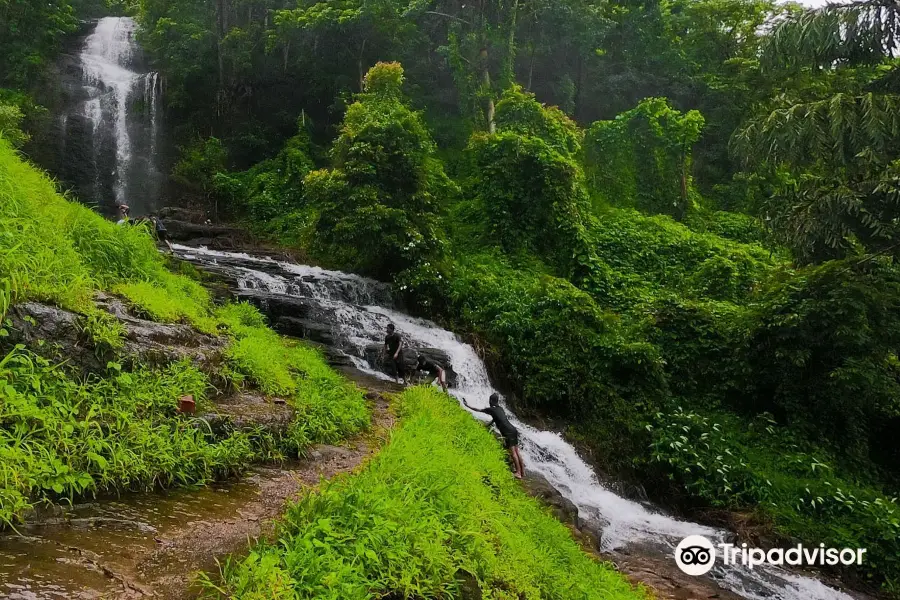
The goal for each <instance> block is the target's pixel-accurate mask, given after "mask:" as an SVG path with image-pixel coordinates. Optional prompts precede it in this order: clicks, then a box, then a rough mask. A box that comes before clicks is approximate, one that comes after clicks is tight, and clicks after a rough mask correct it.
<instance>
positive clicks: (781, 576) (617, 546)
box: [175, 245, 852, 600]
mask: <svg viewBox="0 0 900 600" xmlns="http://www.w3.org/2000/svg"><path fill="white" fill-rule="evenodd" d="M175 252H176V254H177V255H178V256H179V257H180V258H182V259H184V260H188V261H191V262H193V263H195V264H196V265H198V266H199V267H200V268H202V269H205V270H207V271H212V272H215V273H218V274H220V275H223V276H225V277H227V278H230V279H231V280H232V281H233V282H234V283H235V285H236V286H237V287H238V288H239V289H240V290H241V294H242V296H243V297H244V298H246V299H251V300H253V301H254V302H255V303H257V304H258V305H261V306H263V307H264V308H265V307H266V306H270V307H271V306H272V305H275V304H279V303H280V304H281V305H283V306H287V307H292V309H293V310H295V311H303V312H304V314H303V315H290V316H304V317H309V318H314V320H316V321H318V322H320V323H324V324H327V326H329V327H330V328H331V336H330V338H329V339H330V340H332V341H333V342H332V346H333V349H334V350H336V351H338V352H340V353H342V354H344V355H346V357H347V358H348V359H349V360H350V361H351V362H352V363H353V364H354V365H356V366H357V367H358V368H359V369H361V370H364V371H367V372H368V373H370V374H372V375H375V376H377V377H382V378H386V377H387V376H385V375H383V374H382V373H380V372H378V371H377V370H373V369H372V368H370V365H369V364H368V361H367V360H366V349H367V348H371V347H372V345H373V344H379V345H380V344H381V343H382V341H383V336H384V330H385V328H386V326H387V324H388V323H393V324H394V325H395V326H396V327H397V330H398V332H400V333H401V335H402V337H403V339H404V344H405V345H406V346H407V347H411V348H431V349H438V350H440V351H442V352H443V353H445V354H446V356H447V357H448V359H449V363H450V364H449V366H450V367H452V369H453V370H454V371H455V372H456V375H457V381H456V385H455V386H454V387H452V388H451V390H450V391H451V394H452V395H453V396H455V397H457V398H459V399H465V400H466V401H467V402H468V403H469V404H471V405H472V406H476V407H485V406H487V401H488V397H489V396H490V395H491V394H492V393H494V392H495V390H494V388H493V386H492V385H491V382H490V379H489V377H488V373H487V369H486V368H485V365H484V363H483V362H482V360H481V359H480V358H479V357H478V354H477V353H476V352H475V349H474V348H473V347H472V346H470V345H469V344H466V343H464V342H462V341H460V340H459V339H458V338H457V337H456V335H455V334H453V333H452V332H450V331H447V330H445V329H442V328H440V327H439V326H437V325H435V324H434V323H432V322H430V321H427V320H424V319H418V318H415V317H412V316H409V315H407V314H404V313H403V312H401V311H400V310H398V309H397V307H396V306H395V305H394V304H393V302H392V301H391V296H390V291H389V288H388V286H387V285H386V284H383V283H380V282H376V281H373V280H370V279H366V278H363V277H359V276H356V275H350V274H347V273H341V272H339V271H328V270H324V269H320V268H318V267H309V266H305V265H297V264H293V263H287V262H279V261H275V260H272V259H268V258H256V257H253V256H249V255H247V254H236V253H228V252H217V251H211V250H206V249H196V248H188V247H186V246H177V245H176V246H175ZM505 408H506V410H507V413H508V414H509V416H510V421H511V422H512V423H513V424H514V425H515V427H516V428H517V429H518V430H519V439H520V442H519V443H520V450H521V453H522V458H523V461H524V463H525V469H526V471H529V470H530V471H533V472H537V473H539V474H540V475H542V476H544V477H545V478H546V479H547V481H549V482H550V484H551V485H553V486H554V487H555V488H556V489H557V490H558V491H559V492H560V493H562V494H563V495H564V496H565V497H566V498H568V499H569V500H571V501H572V502H573V503H574V504H575V505H576V506H577V508H578V510H579V516H580V518H582V519H585V520H592V521H594V522H596V523H599V524H600V525H601V529H602V538H601V540H600V543H601V549H602V550H604V551H606V552H610V553H613V554H615V553H616V552H621V551H625V552H628V553H629V554H632V555H640V554H641V553H643V554H644V555H648V556H649V555H652V556H656V557H659V556H665V557H666V558H667V559H669V558H671V557H672V555H673V550H674V548H675V546H676V545H677V544H678V542H679V541H681V540H682V539H683V538H685V537H687V536H688V535H703V536H706V537H707V538H709V539H710V540H712V541H713V543H719V542H721V541H727V540H729V539H731V538H733V534H732V533H731V532H729V531H726V530H722V529H717V528H713V527H707V526H704V525H700V524H697V523H692V522H690V521H685V520H681V519H677V518H675V517H673V516H671V515H668V514H666V513H665V512H664V511H662V510H659V509H657V508H655V507H652V506H648V505H645V504H642V503H638V502H634V501H632V500H629V499H627V498H623V497H622V496H619V495H618V494H616V493H615V492H614V491H612V490H610V489H609V488H608V487H606V486H604V485H603V484H602V483H601V482H600V481H599V479H598V478H597V476H596V474H595V473H594V471H593V469H592V468H591V467H590V466H589V465H588V464H587V463H586V462H585V461H584V460H583V459H582V458H581V457H580V456H579V455H578V452H577V451H576V450H575V448H574V447H572V445H571V444H569V443H568V442H567V441H566V440H565V439H564V438H563V437H562V436H561V435H560V434H558V433H555V432H551V431H542V430H540V429H536V428H534V427H531V426H530V425H528V424H526V423H523V422H521V421H520V420H519V419H517V418H516V416H515V414H514V413H512V411H510V410H509V408H508V407H505ZM473 417H474V418H482V415H481V414H480V413H473ZM673 564H674V560H673ZM706 577H710V578H712V579H713V580H714V581H715V582H716V583H717V584H718V585H719V586H721V587H723V588H725V589H727V590H730V591H732V592H734V593H736V594H737V595H739V596H741V597H742V598H747V599H748V600H771V599H778V600H852V598H851V596H849V595H847V594H845V593H843V592H841V591H839V590H836V589H833V588H831V587H829V586H827V585H825V584H824V583H822V582H821V581H819V580H818V579H815V578H813V577H809V576H806V575H801V574H799V573H794V572H790V571H787V570H784V569H780V568H776V567H771V566H764V567H760V566H757V567H756V568H754V569H752V570H751V569H748V568H747V567H744V566H739V565H738V566H729V567H727V568H726V567H724V566H722V565H719V564H717V566H716V567H715V568H714V569H713V570H712V571H711V572H710V573H709V574H708V575H706Z"/></svg>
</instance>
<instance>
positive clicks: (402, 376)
mask: <svg viewBox="0 0 900 600" xmlns="http://www.w3.org/2000/svg"><path fill="white" fill-rule="evenodd" d="M384 353H385V354H386V355H387V356H389V357H390V359H391V361H392V362H393V363H394V368H395V369H396V370H397V383H403V384H405V383H406V369H405V368H404V367H403V338H401V337H400V334H399V333H397V331H396V328H395V327H394V324H393V323H391V324H390V325H388V326H387V335H386V336H385V337H384Z"/></svg>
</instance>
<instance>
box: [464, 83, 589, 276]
mask: <svg viewBox="0 0 900 600" xmlns="http://www.w3.org/2000/svg"><path fill="white" fill-rule="evenodd" d="M582 135H583V134H582V132H581V130H579V129H578V127H577V126H576V125H575V123H574V122H572V121H571V120H570V119H569V118H568V117H567V116H566V115H565V114H563V112H562V111H560V110H559V109H558V108H555V107H549V108H548V107H545V106H542V105H541V104H539V103H538V102H537V101H536V100H535V98H534V95H533V94H528V93H526V92H524V91H523V90H522V89H521V88H520V87H518V86H513V87H512V88H510V89H508V90H507V91H506V92H504V93H503V96H502V98H501V100H500V102H499V103H498V104H497V132H496V133H494V134H485V133H476V134H475V135H473V137H472V140H471V141H470V143H469V149H468V152H469V153H470V155H471V156H472V160H473V163H474V167H475V169H476V171H475V173H476V174H475V175H474V177H473V181H472V183H471V185H472V192H473V195H474V196H476V197H477V198H478V200H479V202H480V203H481V208H482V210H483V211H484V213H485V215H486V220H487V222H488V224H489V228H490V237H491V239H492V240H495V241H496V242H497V243H499V245H500V247H501V248H503V250H505V251H506V252H507V253H509V254H513V255H516V254H519V253H523V254H524V253H527V252H533V253H536V254H537V255H538V256H540V257H541V258H543V259H544V260H546V261H547V262H548V263H549V264H551V265H553V266H555V267H556V268H557V269H558V270H559V271H560V273H561V274H562V275H564V276H566V277H568V276H570V275H573V274H574V273H575V271H576V269H577V264H576V263H577V257H578V256H580V255H582V254H584V253H585V251H586V250H585V248H586V244H585V238H584V231H583V230H584V222H583V220H584V218H585V216H586V213H587V212H588V211H589V204H588V201H587V193H586V190H585V187H584V174H583V173H582V170H581V166H580V165H579V163H578V161H577V160H576V156H577V153H578V151H579V150H580V148H581V139H582Z"/></svg>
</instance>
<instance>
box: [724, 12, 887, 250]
mask: <svg viewBox="0 0 900 600" xmlns="http://www.w3.org/2000/svg"><path fill="white" fill-rule="evenodd" d="M898 16H900V15H898V7H897V6H896V5H895V4H893V3H888V2H882V1H881V0H865V1H860V2H853V3H850V4H847V5H827V6H825V7H823V8H819V9H811V10H806V11H803V12H801V13H799V14H797V15H795V16H793V17H791V18H788V19H786V20H784V21H783V22H782V23H780V24H779V25H778V26H777V27H775V29H774V30H773V31H772V33H771V35H770V36H769V37H768V39H767V40H766V43H765V45H764V54H763V65H764V67H765V68H766V69H768V70H769V71H770V72H773V73H776V74H777V75H778V76H779V77H788V76H791V75H797V74H799V75H801V76H805V77H807V78H811V81H812V82H813V83H814V84H811V85H808V86H807V87H805V88H804V89H803V90H802V91H801V93H795V94H786V95H782V96H780V97H778V98H776V99H775V101H774V102H773V103H772V104H770V110H768V111H766V112H764V113H762V114H760V115H759V116H758V117H756V118H754V119H752V120H750V121H749V122H748V123H747V124H746V125H745V126H744V127H743V128H742V129H741V130H740V131H738V132H737V133H736V135H735V138H734V148H735V150H736V151H737V152H738V153H739V154H740V155H741V156H742V157H743V158H744V160H745V163H746V164H747V165H748V166H755V167H756V168H757V169H758V170H760V171H761V172H763V173H765V174H767V177H768V178H769V181H770V182H771V190H770V197H769V200H768V201H767V202H766V203H765V207H764V210H765V211H766V214H767V217H768V218H769V219H771V222H772V224H773V225H774V227H775V230H776V232H777V233H779V234H780V236H781V237H782V239H783V240H784V241H785V242H786V243H788V244H789V245H791V246H792V247H793V248H794V249H795V251H796V253H797V256H798V258H799V259H800V260H802V261H806V262H818V261H822V260H826V259H829V258H835V257H841V256H846V255H849V254H858V253H873V252H874V253H890V254H894V255H900V251H898V249H900V243H898V242H900V223H898V217H900V144H898V137H900V116H898V115H900V112H898V111H900V95H898V92H900V85H898V83H900V81H898V78H897V73H898V71H897V68H896V66H894V64H893V62H892V61H889V60H888V59H889V58H890V57H892V55H893V53H894V51H895V49H896V45H897V40H898V34H900V21H898V19H897V17H898ZM807 81H808V82H809V81H810V79H807Z"/></svg>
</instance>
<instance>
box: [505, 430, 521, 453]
mask: <svg viewBox="0 0 900 600" xmlns="http://www.w3.org/2000/svg"><path fill="white" fill-rule="evenodd" d="M503 441H504V442H505V443H506V448H507V450H508V449H509V448H512V447H513V446H518V445H519V432H518V431H517V432H516V433H511V434H510V435H504V436H503Z"/></svg>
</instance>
